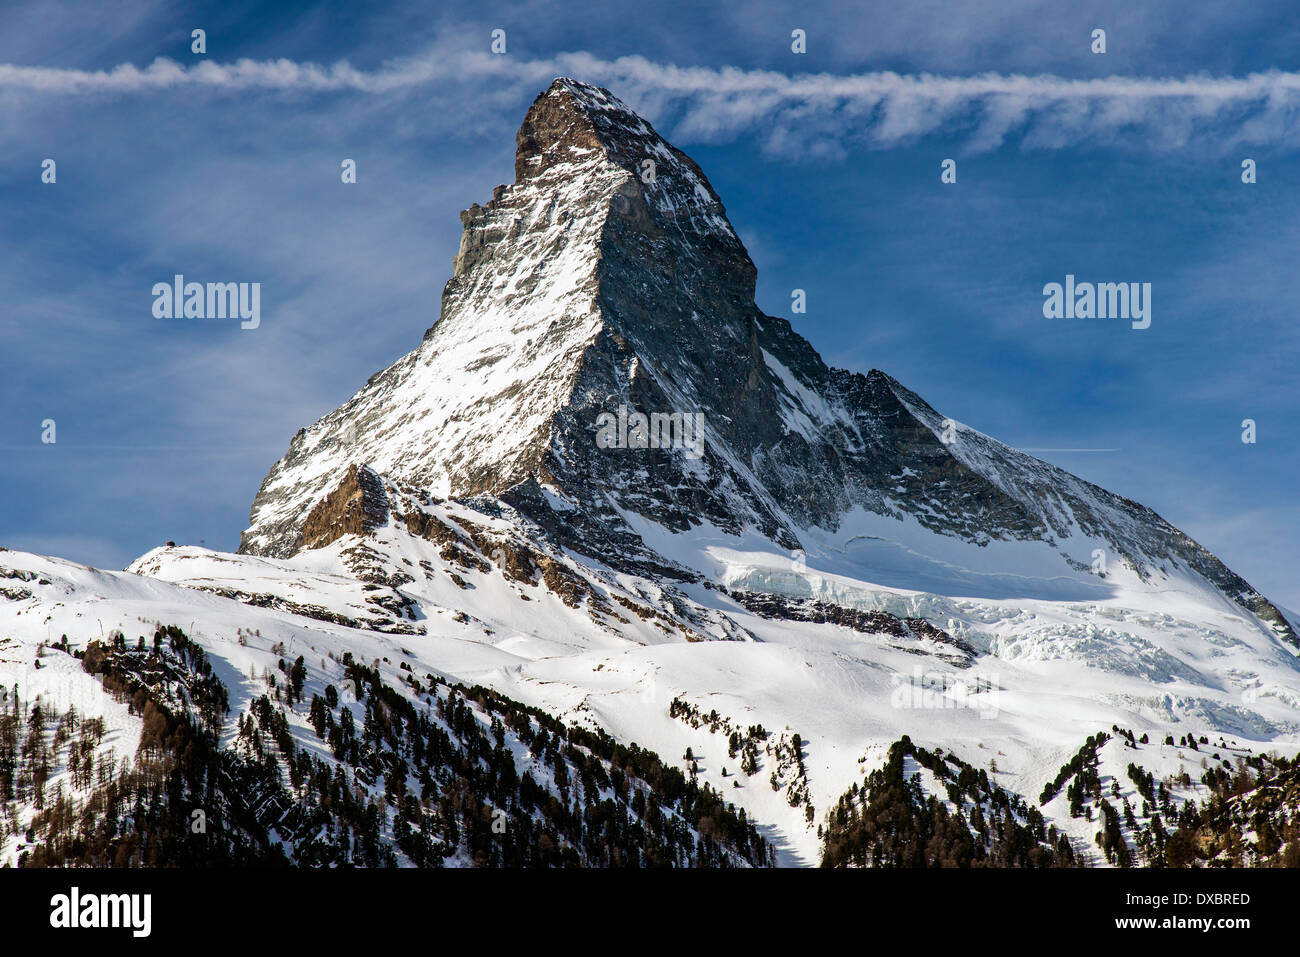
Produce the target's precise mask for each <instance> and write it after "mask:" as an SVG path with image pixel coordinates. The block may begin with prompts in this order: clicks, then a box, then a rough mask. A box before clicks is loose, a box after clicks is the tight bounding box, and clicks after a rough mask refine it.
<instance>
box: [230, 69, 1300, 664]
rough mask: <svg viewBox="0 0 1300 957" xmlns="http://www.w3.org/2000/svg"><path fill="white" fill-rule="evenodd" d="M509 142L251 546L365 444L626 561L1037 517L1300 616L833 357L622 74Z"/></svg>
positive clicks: (991, 536) (1079, 556) (548, 101)
mask: <svg viewBox="0 0 1300 957" xmlns="http://www.w3.org/2000/svg"><path fill="white" fill-rule="evenodd" d="M516 148H517V152H516V156H515V176H516V180H515V183H514V184H513V185H510V186H498V187H497V188H496V190H494V193H493V198H492V200H491V201H490V202H489V203H488V204H487V205H486V206H478V205H477V204H475V205H473V206H471V207H470V208H469V209H468V210H466V211H465V212H464V213H462V214H461V219H462V221H463V223H464V226H465V229H464V234H463V236H462V238H461V243H460V251H459V252H458V253H457V256H456V261H455V265H454V271H453V275H452V278H451V279H450V280H448V282H447V285H446V287H445V289H444V291H443V301H442V314H441V317H440V318H439V320H438V322H437V323H435V324H434V326H433V327H432V328H431V329H430V330H429V331H428V332H427V333H426V334H425V337H424V340H423V342H421V344H420V346H419V348H417V349H416V350H415V351H413V352H411V353H410V354H408V355H406V356H404V357H403V358H402V359H400V360H398V361H397V362H396V363H394V364H393V365H392V366H390V367H389V368H388V369H386V370H384V371H383V372H380V373H379V374H377V375H375V376H374V377H372V378H371V379H370V381H368V382H367V383H366V385H365V386H364V387H363V388H362V389H361V390H360V391H359V392H358V393H357V394H356V395H355V396H353V397H352V399H350V400H349V401H348V402H347V403H345V404H344V405H343V406H342V407H341V408H339V409H338V410H336V411H335V412H333V413H331V414H329V415H327V416H325V417H324V418H323V419H321V420H320V421H319V422H317V423H316V424H315V425H313V426H312V427H311V428H309V429H306V430H304V431H302V432H299V433H298V435H297V436H295V437H294V440H293V442H292V443H291V444H290V447H289V451H288V452H287V453H286V454H285V456H284V457H283V458H282V459H281V460H280V461H279V462H277V463H276V464H275V466H274V467H273V468H272V469H271V472H270V473H269V474H268V475H267V477H266V479H265V481H264V482H263V483H262V487H261V489H260V490H259V492H258V495H257V498H256V499H255V501H254V503H253V509H252V514H251V516H250V523H251V524H250V527H249V528H248V530H247V531H245V532H244V535H243V538H242V541H241V548H240V550H241V551H242V552H245V553H248V554H256V555H266V556H274V557H288V556H290V555H293V554H295V553H296V552H297V551H298V550H299V549H301V548H303V547H304V540H303V522H304V520H305V518H306V517H307V516H308V515H309V514H310V512H311V510H312V509H313V508H314V507H315V506H316V505H317V504H318V503H319V502H321V501H322V500H323V499H324V497H325V496H326V495H327V494H328V493H329V492H330V491H331V490H332V489H333V488H334V487H335V486H336V485H337V483H338V482H339V481H340V478H341V477H342V476H343V474H344V473H345V472H346V471H347V469H348V467H349V466H350V465H352V464H358V465H364V466H366V467H368V468H370V469H373V470H374V471H375V472H377V473H379V474H383V475H386V476H389V477H390V478H391V479H392V480H394V481H399V482H405V483H409V484H410V485H412V486H414V487H417V488H421V489H426V490H430V491H432V492H433V493H434V494H436V495H439V496H441V497H453V498H458V499H472V498H475V497H479V496H485V497H493V498H496V499H499V500H500V501H502V502H505V503H507V504H508V505H510V506H511V507H513V508H514V509H516V510H517V511H518V512H519V514H521V515H522V516H524V517H525V518H526V519H528V520H530V521H531V522H534V523H535V524H536V525H537V526H539V527H540V528H542V529H545V530H546V531H547V533H548V534H549V535H550V536H551V537H552V539H553V540H555V541H557V542H560V543H562V544H563V545H565V546H567V547H571V548H573V549H574V550H576V551H579V552H582V553H584V554H586V555H589V556H592V557H596V558H599V559H601V560H603V561H606V562H609V563H611V564H613V565H614V566H616V567H621V568H626V569H629V570H635V569H638V568H649V569H656V570H660V571H664V570H667V569H668V568H670V567H671V566H672V565H673V564H674V563H673V562H671V561H670V560H668V558H667V556H664V555H661V554H656V553H655V551H654V549H653V547H652V546H651V545H650V544H649V543H648V542H647V541H646V539H645V537H644V536H642V535H640V534H638V530H637V527H638V524H639V522H638V520H644V521H646V522H649V523H653V524H654V525H655V526H658V527H660V528H663V529H666V530H669V531H671V532H675V533H685V532H688V531H690V530H692V529H697V528H699V527H700V526H702V525H708V526H710V527H712V528H716V529H719V530H722V531H724V532H728V533H731V534H733V535H740V534H743V533H745V532H747V531H752V532H755V533H757V534H759V535H761V536H762V537H763V538H765V539H767V540H769V541H771V542H773V543H775V544H777V545H780V546H781V547H783V548H786V549H790V550H796V549H802V550H804V551H805V552H808V551H811V550H813V548H814V543H817V544H820V545H821V548H822V549H823V550H824V549H827V548H836V547H839V548H840V549H843V548H845V547H846V546H847V545H848V544H849V543H851V542H852V541H853V539H854V538H855V537H856V535H858V534H859V527H860V521H861V519H862V518H863V517H864V516H871V517H872V518H873V519H875V518H883V519H893V520H904V521H909V520H910V521H914V522H915V523H916V524H917V525H919V526H920V527H921V528H923V529H925V530H928V531H931V532H934V533H937V534H938V535H941V536H947V537H951V538H953V539H956V540H959V541H962V542H968V543H973V544H976V545H980V546H984V545H987V544H989V543H991V542H1035V543H1037V542H1041V543H1043V544H1045V545H1046V546H1048V547H1049V548H1050V549H1051V550H1052V551H1055V552H1056V553H1057V554H1056V555H1055V556H1053V561H1054V562H1055V563H1056V564H1057V566H1058V568H1059V572H1060V573H1062V574H1067V573H1069V571H1070V570H1075V571H1078V570H1086V571H1090V570H1091V568H1092V563H1093V559H1094V554H1093V552H1094V550H1095V549H1097V548H1101V549H1104V550H1106V551H1107V552H1108V554H1109V555H1110V556H1112V560H1118V561H1121V562H1125V563H1127V564H1128V565H1129V566H1130V567H1131V568H1132V569H1133V571H1134V572H1135V573H1136V574H1137V575H1139V576H1141V577H1146V576H1149V575H1150V574H1152V573H1153V572H1154V571H1156V570H1158V571H1160V572H1169V571H1171V569H1174V568H1177V569H1180V570H1181V569H1186V570H1188V571H1190V572H1191V573H1194V574H1196V575H1198V576H1200V577H1203V578H1204V579H1206V580H1207V581H1208V582H1209V583H1210V584H1211V585H1212V586H1213V587H1215V588H1217V589H1218V590H1220V591H1221V592H1223V593H1224V594H1225V595H1227V596H1228V597H1230V598H1231V599H1232V600H1233V601H1236V602H1238V603H1239V604H1241V605H1243V606H1244V607H1246V608H1248V609H1250V610H1251V611H1253V612H1255V613H1256V614H1258V615H1259V616H1261V617H1262V618H1264V619H1266V620H1267V621H1268V622H1270V623H1271V624H1272V625H1273V626H1274V627H1275V628H1276V629H1277V631H1278V633H1279V634H1280V635H1281V636H1282V637H1284V638H1285V639H1286V640H1288V641H1290V642H1292V643H1295V642H1296V636H1295V633H1294V631H1293V630H1292V629H1291V627H1290V625H1289V624H1288V623H1287V621H1286V619H1285V617H1284V616H1283V615H1282V613H1281V612H1280V611H1278V609H1276V608H1275V607H1274V606H1273V605H1272V604H1271V603H1269V602H1268V601H1267V599H1265V598H1264V597H1263V596H1262V595H1260V594H1259V593H1258V592H1256V591H1255V590H1254V589H1253V588H1251V587H1250V585H1249V584H1247V583H1246V582H1245V581H1244V580H1242V579H1241V578H1240V577H1239V576H1238V575H1236V574H1235V573H1233V572H1232V571H1231V570H1230V569H1228V568H1227V567H1225V566H1224V565H1223V563H1222V562H1220V561H1218V559H1216V558H1215V557H1214V556H1213V555H1211V554H1210V553H1209V552H1208V551H1206V550H1205V549H1204V548H1202V547H1201V546H1199V545H1197V544H1196V543H1195V542H1193V541H1192V540H1191V539H1189V538H1188V537H1187V536H1186V535H1184V534H1183V533H1182V532H1180V531H1179V530H1178V529H1176V528H1174V527H1173V526H1172V525H1170V524H1169V523H1168V522H1166V521H1164V520H1163V519H1162V518H1160V516H1158V515H1157V514H1155V513H1154V512H1152V511H1151V510H1150V509H1148V508H1145V507H1143V506H1141V505H1139V504H1137V503H1136V502H1133V501H1130V500H1128V499H1125V498H1122V497H1120V496H1117V495H1113V494H1111V493H1109V492H1106V491H1105V490H1104V489H1101V488H1098V487H1097V486H1095V485H1092V484H1091V483H1088V482H1085V481H1083V480H1082V479H1079V478H1077V477H1075V476H1073V475H1070V474H1069V473H1068V472H1065V471H1063V470H1061V469H1059V468H1056V467H1054V466H1051V465H1048V464H1047V463H1045V462H1041V461H1039V460H1037V459H1034V458H1032V457H1031V456H1028V455H1026V454H1024V453H1021V452H1017V451H1016V450H1014V449H1010V448H1008V447H1007V446H1004V445H1002V444H1001V443H998V442H996V441H994V440H992V439H990V438H988V437H987V436H984V435H981V434H980V433H978V432H976V431H974V430H972V429H968V428H965V427H964V426H961V425H959V424H958V423H956V422H954V421H953V420H952V419H946V418H945V417H944V416H942V415H941V414H940V413H938V412H936V411H935V410H934V409H933V408H931V407H930V406H929V405H928V404H927V403H926V402H925V401H924V400H923V399H921V398H920V397H919V396H917V395H916V394H915V393H913V392H911V391H909V390H908V389H906V388H904V387H903V386H902V385H900V384H899V383H898V382H897V381H895V380H894V379H892V378H890V377H889V376H888V375H886V374H885V373H883V372H880V371H878V370H872V371H871V372H869V373H868V374H867V375H865V376H863V375H859V374H855V373H851V372H846V371H844V370H839V369H831V368H828V367H827V366H826V365H825V363H824V362H822V360H821V357H820V356H818V355H817V353H816V352H815V351H814V349H813V348H812V346H811V345H809V343H808V342H807V341H806V340H805V339H803V338H802V337H801V336H799V335H798V334H797V333H796V332H794V330H793V329H792V328H791V327H790V324H789V323H788V322H787V321H785V320H784V319H780V318H777V317H774V316H767V315H764V314H763V313H762V312H761V311H760V310H759V309H758V307H757V306H756V305H755V304H754V284H755V275H756V272H755V268H754V264H753V263H752V262H751V261H750V258H749V256H748V254H747V253H746V252H745V249H744V246H743V245H742V244H741V242H740V240H739V239H738V238H737V236H736V234H735V231H734V230H733V229H732V227H731V224H730V223H729V221H728V220H727V215H726V210H725V209H724V208H723V206H722V203H721V201H720V200H719V199H718V197H717V194H716V193H714V191H713V188H712V187H711V186H710V185H709V182H708V180H707V179H706V178H705V176H704V174H703V173H702V172H701V170H700V168H699V167H698V166H697V165H696V164H695V163H694V162H693V161H692V160H691V159H690V158H689V157H687V156H686V155H685V154H684V153H682V152H681V151H680V150H677V149H675V148H674V147H672V146H671V145H670V144H668V143H667V142H666V141H665V140H664V139H663V138H661V137H660V136H659V135H658V134H657V133H656V132H655V131H654V130H653V129H652V128H651V127H650V125H649V124H648V123H646V122H645V121H644V120H643V119H641V118H640V117H639V116H637V115H636V114H634V113H633V112H632V111H631V110H630V109H628V107H626V106H625V105H623V104H622V103H621V102H620V101H619V100H617V99H616V98H615V97H613V96H612V95H611V94H610V93H609V92H608V91H606V90H602V89H598V88H596V87H592V86H589V85H586V84H582V83H578V82H576V81H573V80H568V79H560V80H557V81H555V83H554V84H552V85H551V87H550V89H549V90H547V91H546V92H545V93H543V94H541V95H540V96H539V97H538V98H537V100H536V101H535V102H534V103H533V105H532V108H531V109H530V110H529V111H528V114H527V116H526V117H525V118H524V122H523V125H522V126H521V127H520V130H519V134H518V136H517V138H516ZM647 163H650V164H653V175H649V174H648V173H647V170H646V167H645V164H647ZM620 409H623V410H625V413H624V416H623V417H624V418H625V419H626V418H628V417H630V416H632V415H636V414H638V413H640V414H642V415H644V416H646V417H647V422H648V424H651V425H653V422H654V420H653V418H652V417H653V416H655V415H656V414H658V415H660V416H669V415H671V416H687V417H694V416H698V417H699V418H698V419H691V421H694V422H698V423H699V427H700V435H698V436H694V438H695V440H696V442H697V443H698V446H699V448H698V450H694V449H690V448H685V447H679V448H658V447H651V448H636V447H628V448H617V447H615V448H601V447H600V446H599V443H598V442H597V441H595V437H596V435H597V433H598V432H599V426H600V422H601V417H602V416H603V415H607V416H609V417H611V418H617V417H618V416H619V410H620ZM606 421H608V420H606ZM647 431H649V430H647ZM656 437H657V436H656ZM627 444H629V445H634V444H635V443H634V442H633V443H627ZM651 444H658V443H654V442H653V440H651ZM679 444H680V443H679ZM693 452H694V453H695V454H692V453H693ZM868 524H870V523H868ZM989 559H990V561H988V562H987V563H986V569H985V570H984V572H983V573H984V574H985V575H986V576H987V575H989V574H990V573H991V572H994V571H995V570H996V569H997V565H998V562H997V560H996V559H995V558H993V556H992V555H990V556H989ZM868 567H869V564H868ZM677 574H678V575H680V576H681V577H690V576H691V574H692V572H691V570H688V569H682V570H679V571H678V572H677ZM994 587H997V586H994Z"/></svg>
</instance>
